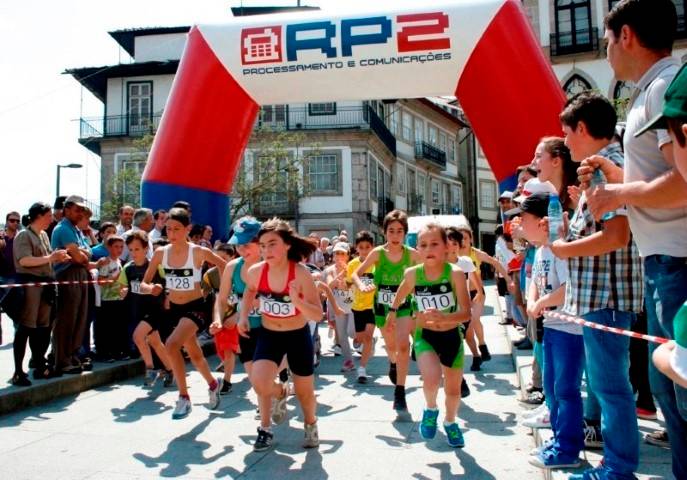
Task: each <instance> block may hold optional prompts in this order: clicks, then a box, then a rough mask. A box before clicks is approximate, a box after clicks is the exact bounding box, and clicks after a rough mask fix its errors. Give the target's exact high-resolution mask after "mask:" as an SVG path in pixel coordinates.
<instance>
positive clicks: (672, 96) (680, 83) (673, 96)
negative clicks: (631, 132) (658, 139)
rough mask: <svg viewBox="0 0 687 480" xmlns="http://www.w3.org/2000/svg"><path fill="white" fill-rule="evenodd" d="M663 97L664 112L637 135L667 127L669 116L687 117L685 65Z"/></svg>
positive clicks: (636, 134) (686, 76)
mask: <svg viewBox="0 0 687 480" xmlns="http://www.w3.org/2000/svg"><path fill="white" fill-rule="evenodd" d="M663 98H664V101H665V103H664V104H663V112H661V113H660V114H659V115H656V116H655V117H654V118H652V119H651V120H649V123H647V124H646V125H644V126H643V127H642V128H640V129H639V130H638V131H637V133H635V137H639V136H640V135H642V134H644V133H646V132H648V131H649V130H658V129H665V128H667V127H668V119H669V118H684V119H687V70H685V65H683V66H682V67H681V68H680V70H679V71H678V72H677V75H675V78H674V79H673V81H672V83H671V84H670V85H669V86H668V89H667V90H666V93H665V96H664V97H663Z"/></svg>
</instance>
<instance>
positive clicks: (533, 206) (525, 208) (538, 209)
mask: <svg viewBox="0 0 687 480" xmlns="http://www.w3.org/2000/svg"><path fill="white" fill-rule="evenodd" d="M549 195H550V193H549V192H538V193H533V194H532V195H530V196H529V197H527V198H526V199H525V200H524V201H523V202H522V203H521V204H520V206H519V207H517V208H513V209H512V210H508V212H506V213H508V215H517V214H520V213H531V214H532V215H534V216H535V217H539V218H544V217H546V216H547V215H548V214H549ZM510 212H512V213H510Z"/></svg>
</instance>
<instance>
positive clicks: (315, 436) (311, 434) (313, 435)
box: [303, 422, 320, 448]
mask: <svg viewBox="0 0 687 480" xmlns="http://www.w3.org/2000/svg"><path fill="white" fill-rule="evenodd" d="M304 430H305V434H304V438H303V448H317V447H319V446H320V434H319V432H318V431H317V422H315V423H313V424H312V425H308V424H304Z"/></svg>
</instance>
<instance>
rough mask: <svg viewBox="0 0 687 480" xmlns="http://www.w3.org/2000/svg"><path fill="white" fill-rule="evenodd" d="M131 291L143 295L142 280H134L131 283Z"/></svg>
mask: <svg viewBox="0 0 687 480" xmlns="http://www.w3.org/2000/svg"><path fill="white" fill-rule="evenodd" d="M129 292H131V293H135V294H137V295H141V282H139V281H138V280H134V281H132V282H131V284H130V285H129Z"/></svg>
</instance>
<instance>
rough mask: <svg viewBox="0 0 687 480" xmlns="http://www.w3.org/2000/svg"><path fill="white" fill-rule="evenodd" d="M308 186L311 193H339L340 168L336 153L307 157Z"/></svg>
mask: <svg viewBox="0 0 687 480" xmlns="http://www.w3.org/2000/svg"><path fill="white" fill-rule="evenodd" d="M307 166H308V187H309V192H310V194H312V195H341V168H340V162H339V159H338V157H337V155H334V154H328V155H313V156H312V157H308V163H307Z"/></svg>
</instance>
